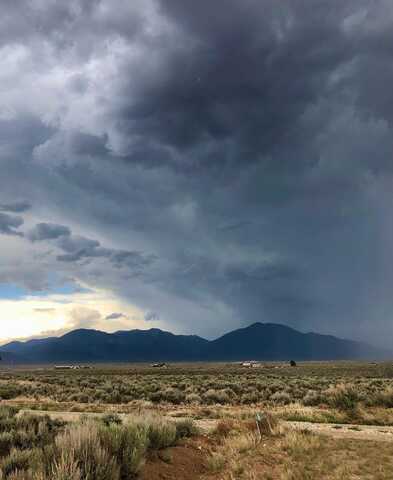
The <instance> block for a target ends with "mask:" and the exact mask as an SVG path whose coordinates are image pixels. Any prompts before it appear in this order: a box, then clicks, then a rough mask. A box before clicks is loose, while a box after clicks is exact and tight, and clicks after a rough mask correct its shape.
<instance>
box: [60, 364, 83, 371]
mask: <svg viewBox="0 0 393 480" xmlns="http://www.w3.org/2000/svg"><path fill="white" fill-rule="evenodd" d="M85 368H91V367H90V366H87V365H55V370H81V369H85Z"/></svg>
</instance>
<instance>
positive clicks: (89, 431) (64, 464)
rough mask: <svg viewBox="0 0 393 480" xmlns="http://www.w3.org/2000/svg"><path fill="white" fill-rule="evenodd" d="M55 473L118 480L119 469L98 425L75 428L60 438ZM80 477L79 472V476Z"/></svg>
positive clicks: (57, 444)
mask: <svg viewBox="0 0 393 480" xmlns="http://www.w3.org/2000/svg"><path fill="white" fill-rule="evenodd" d="M53 468H54V469H55V474H56V475H57V476H58V478H61V475H62V473H61V472H64V471H71V472H76V471H77V470H78V469H79V470H80V473H81V478H82V479H83V480H84V479H89V480H108V479H111V480H117V479H119V467H118V465H117V463H116V460H115V459H114V458H113V457H112V455H111V454H110V452H109V451H108V450H107V449H105V448H104V447H103V446H102V443H101V439H100V435H99V426H98V425H97V424H96V423H93V422H92V423H84V424H79V425H73V426H70V427H68V428H67V429H66V431H65V432H64V433H63V434H61V435H59V436H58V437H57V438H56V459H55V461H54V467H53ZM75 475H76V473H75Z"/></svg>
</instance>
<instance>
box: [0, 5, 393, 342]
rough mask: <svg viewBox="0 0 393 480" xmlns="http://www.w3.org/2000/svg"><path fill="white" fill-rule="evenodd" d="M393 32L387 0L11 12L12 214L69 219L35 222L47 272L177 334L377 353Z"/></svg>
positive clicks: (6, 13)
mask: <svg viewBox="0 0 393 480" xmlns="http://www.w3.org/2000/svg"><path fill="white" fill-rule="evenodd" d="M21 10H23V11H25V12H27V13H26V14H24V15H20V14H19V13H20V12H21ZM392 29H393V9H392V6H391V2H389V1H383V0H378V1H376V2H371V1H370V0H360V1H357V2H355V1H354V0H344V1H342V0H340V1H339V0H333V1H326V0H323V1H322V0H316V1H315V2H313V4H312V8H311V7H310V2H306V1H305V0H304V1H303V0H299V1H292V0H284V1H281V2H279V3H278V2H276V1H273V0H263V1H257V0H246V1H244V2H239V1H236V0H223V1H222V2H213V4H212V3H211V2H207V1H202V2H195V1H192V0H171V1H169V0H168V1H164V0H161V1H158V0H157V1H148V0H146V1H143V2H142V1H141V2H138V1H136V2H131V3H130V2H125V1H124V2H123V1H120V2H118V3H117V4H116V7H114V6H113V5H112V4H111V3H110V2H109V1H106V0H102V1H101V2H96V1H93V0H92V1H87V2H81V1H74V2H68V3H67V4H64V5H60V4H59V2H45V1H44V2H42V1H41V2H35V1H33V2H23V1H17V2H15V1H14V2H10V1H7V2H5V3H4V5H2V20H0V41H1V42H2V45H3V46H4V48H5V49H4V50H3V52H5V53H4V56H5V58H4V61H5V64H6V66H7V68H4V71H5V72H11V73H9V74H8V75H9V76H5V77H4V78H5V80H4V83H0V86H1V89H0V95H1V92H3V96H1V97H0V104H1V105H3V104H4V105H5V106H6V108H4V111H3V110H1V109H0V123H1V125H0V126H1V127H2V128H1V129H0V132H1V133H0V137H1V138H0V140H1V142H0V143H1V149H0V155H1V157H0V158H1V162H2V177H1V180H0V182H1V189H0V191H1V195H2V196H3V195H4V197H2V198H4V199H3V200H2V201H1V202H0V203H2V204H9V203H10V202H8V199H9V198H26V199H27V201H28V202H31V203H32V204H33V205H34V208H35V206H36V205H37V206H39V209H38V207H37V211H35V210H34V208H33V209H31V211H29V212H28V213H27V214H29V215H30V213H31V214H34V215H35V217H34V222H42V221H44V220H45V218H50V219H55V221H54V223H53V224H48V223H45V224H44V223H40V225H45V227H42V226H41V227H39V225H37V226H36V227H33V229H32V230H29V237H30V238H33V237H34V238H35V240H37V241H36V242H34V243H30V248H34V249H38V248H42V249H43V248H45V244H46V242H48V244H50V248H55V249H56V253H55V255H54V256H50V255H48V256H46V257H45V259H46V260H45V261H46V262H48V263H49V262H50V261H52V260H53V262H54V263H50V264H49V266H48V265H47V264H46V263H45V262H43V263H42V266H41V264H40V265H38V264H36V265H34V274H35V275H39V276H40V278H42V277H43V276H44V273H45V269H53V270H55V269H60V270H62V269H64V270H65V272H67V274H68V273H69V274H72V276H73V277H75V278H77V279H79V280H80V281H83V282H84V283H86V284H89V285H90V284H91V286H96V287H101V288H106V289H110V290H111V291H113V292H115V293H116V294H118V295H120V296H122V297H123V298H124V299H127V301H129V302H131V303H135V304H136V305H137V306H139V307H140V308H142V309H143V310H144V311H146V312H148V313H147V314H146V317H145V320H146V321H149V320H153V319H154V320H159V321H160V322H165V325H166V326H168V328H172V327H173V328H176V329H177V330H178V331H179V330H182V331H185V332H190V331H192V332H195V333H200V334H202V335H216V334H219V333H221V332H222V331H223V330H227V329H228V328H231V327H237V326H239V325H244V324H248V323H251V322H254V321H258V320H260V321H277V322H282V323H286V324H290V325H292V326H294V327H299V328H304V329H307V330H319V331H323V332H331V333H336V334H340V335H345V336H358V337H359V338H367V337H369V336H370V335H371V336H373V338H375V340H376V341H381V342H383V337H385V335H384V333H378V332H386V331H389V332H391V333H392V329H391V325H390V324H389V319H390V315H391V312H392V311H393V302H392V301H391V294H390V287H389V285H390V284H391V282H392V281H393V267H392V265H393V256H392V254H391V242H392V241H393V222H392V219H391V213H390V212H391V210H392V208H393V201H392V196H391V191H392V187H393V180H392V173H393V170H392V167H393V162H392V158H393V142H392V138H393V135H392V120H393V108H392V98H391V96H392V93H391V89H389V88H387V86H388V85H390V84H391V83H392V82H393V69H392V68H391V65H393V48H392V46H391V45H392V43H391V32H392ZM37 72H38V73H37ZM2 78H3V77H2ZM0 82H3V80H2V79H0ZM15 89H16V93H15ZM21 91H23V92H27V93H26V94H25V95H24V99H23V101H21V100H20V98H19V96H20V93H19V96H18V92H21ZM16 194H17V197H13V195H16ZM5 199H7V201H6V200H5ZM8 206H9V205H8ZM4 211H5V209H4ZM8 211H9V212H11V213H12V212H15V213H16V212H18V211H24V210H8ZM27 214H26V223H27ZM2 215H6V216H5V217H1V216H0V231H2V232H3V233H8V234H9V233H10V231H11V232H13V234H14V235H15V234H17V232H18V230H17V229H18V228H19V227H20V226H21V225H22V224H19V225H17V224H15V221H16V222H18V221H20V220H10V218H11V217H10V216H9V215H7V214H6V213H4V214H2ZM41 216H42V218H41ZM12 218H17V217H12ZM10 222H11V223H10ZM12 222H14V224H12ZM48 225H51V226H50V227H48ZM63 225H72V226H73V228H72V231H71V230H70V229H69V228H68V227H64V226H63ZM74 227H75V228H74ZM62 229H63V230H62ZM75 232H81V233H83V235H79V236H78V235H77V234H76V233H75ZM34 235H35V236H34ZM98 239H99V240H98ZM38 240H40V241H38ZM27 243H28V242H27ZM46 248H49V247H46ZM41 253H42V252H41ZM43 258H44V257H43ZM48 258H51V259H52V260H48ZM53 258H54V259H53ZM28 267H29V265H27V264H26V265H24V266H23V268H26V269H27V268H28ZM20 268H21V272H20V275H19V276H20V277H22V278H23V277H26V278H28V275H27V273H28V272H27V271H26V272H24V271H23V269H22V267H20ZM32 271H33V270H32V267H31V270H29V274H30V275H32ZM141 273H143V275H142V274H141ZM7 278H8V277H7ZM12 278H13V277H12ZM149 312H150V313H151V312H153V313H154V312H160V315H159V318H158V317H157V318H155V316H154V315H156V314H155V313H154V315H153V313H152V315H153V317H152V318H150V313H149Z"/></svg>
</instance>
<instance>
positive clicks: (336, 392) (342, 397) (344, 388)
mask: <svg viewBox="0 0 393 480" xmlns="http://www.w3.org/2000/svg"><path fill="white" fill-rule="evenodd" d="M326 394H327V398H328V400H329V403H330V405H331V406H332V407H334V408H338V409H339V410H344V411H347V412H354V411H355V410H356V409H357V407H358V401H359V396H358V393H357V392H356V390H355V388H354V387H353V386H352V385H342V384H340V385H336V386H335V387H332V388H330V389H328V390H327V392H326Z"/></svg>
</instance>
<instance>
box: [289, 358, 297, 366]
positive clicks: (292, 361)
mask: <svg viewBox="0 0 393 480" xmlns="http://www.w3.org/2000/svg"><path fill="white" fill-rule="evenodd" d="M289 365H290V366H291V367H296V366H297V364H296V362H295V360H291V361H290V362H289Z"/></svg>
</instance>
